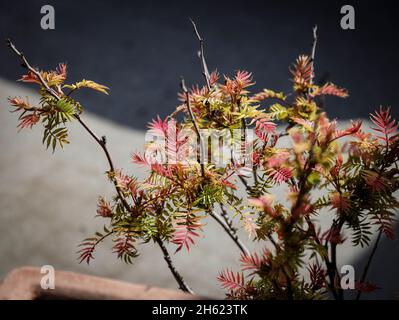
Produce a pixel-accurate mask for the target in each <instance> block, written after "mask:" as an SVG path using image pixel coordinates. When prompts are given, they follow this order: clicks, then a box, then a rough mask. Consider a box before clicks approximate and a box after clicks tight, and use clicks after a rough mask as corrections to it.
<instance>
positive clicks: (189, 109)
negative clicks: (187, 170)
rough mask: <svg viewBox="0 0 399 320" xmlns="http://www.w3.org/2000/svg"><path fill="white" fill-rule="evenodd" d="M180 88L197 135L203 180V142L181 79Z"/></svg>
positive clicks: (184, 84) (188, 96)
mask: <svg viewBox="0 0 399 320" xmlns="http://www.w3.org/2000/svg"><path fill="white" fill-rule="evenodd" d="M181 88H182V90H183V92H184V94H185V96H186V105H187V110H188V113H189V115H190V120H191V122H192V123H193V126H194V130H195V133H196V134H197V138H198V143H199V147H200V156H199V158H198V159H197V160H198V162H199V164H200V166H201V175H202V177H203V178H205V165H204V161H205V152H204V143H203V141H202V136H201V132H200V130H199V127H198V123H197V121H196V119H195V116H194V113H193V110H192V109H191V104H190V95H189V93H188V90H187V87H186V83H185V81H184V78H183V77H182V78H181Z"/></svg>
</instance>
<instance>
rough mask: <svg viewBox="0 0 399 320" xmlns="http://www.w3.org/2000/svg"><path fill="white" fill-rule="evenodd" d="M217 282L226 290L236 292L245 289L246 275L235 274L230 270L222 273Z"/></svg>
mask: <svg viewBox="0 0 399 320" xmlns="http://www.w3.org/2000/svg"><path fill="white" fill-rule="evenodd" d="M217 280H218V281H219V282H220V283H221V286H222V288H224V289H228V290H232V291H236V290H240V289H244V288H245V283H244V274H243V273H242V272H237V273H234V272H233V271H230V270H226V271H222V272H220V273H219V276H218V277H217Z"/></svg>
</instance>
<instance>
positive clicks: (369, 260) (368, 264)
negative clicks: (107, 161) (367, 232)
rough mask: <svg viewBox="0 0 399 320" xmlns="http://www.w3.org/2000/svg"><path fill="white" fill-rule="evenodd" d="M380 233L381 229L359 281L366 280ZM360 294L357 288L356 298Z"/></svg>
mask: <svg viewBox="0 0 399 320" xmlns="http://www.w3.org/2000/svg"><path fill="white" fill-rule="evenodd" d="M381 235H382V229H381V230H380V232H379V233H378V236H377V240H376V241H375V244H374V247H373V250H372V251H371V253H370V256H369V258H368V260H367V264H366V266H365V268H364V271H363V275H362V278H361V279H360V282H361V283H363V282H365V281H366V278H367V273H368V272H369V269H370V266H371V262H372V261H373V258H374V255H375V253H376V251H377V248H378V244H379V242H380V240H381ZM361 295H362V292H361V291H360V290H358V291H357V295H356V300H359V299H360V297H361Z"/></svg>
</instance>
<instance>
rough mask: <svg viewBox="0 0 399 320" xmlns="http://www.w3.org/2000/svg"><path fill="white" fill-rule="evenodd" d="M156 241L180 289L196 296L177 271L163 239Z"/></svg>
mask: <svg viewBox="0 0 399 320" xmlns="http://www.w3.org/2000/svg"><path fill="white" fill-rule="evenodd" d="M155 241H156V242H157V243H158V245H159V247H160V248H161V250H162V252H163V257H164V259H165V261H166V263H167V264H168V267H169V270H170V272H172V274H173V276H174V277H175V279H176V281H177V283H178V284H179V289H180V290H182V291H185V292H188V293H191V294H194V291H193V290H192V289H191V288H190V287H189V286H188V285H187V284H186V282H185V281H184V279H183V277H182V276H181V275H180V273H179V272H178V271H177V270H176V268H175V267H174V265H173V263H172V259H171V258H170V254H169V252H168V249H166V247H165V245H164V243H163V242H162V240H161V239H159V238H156V239H155Z"/></svg>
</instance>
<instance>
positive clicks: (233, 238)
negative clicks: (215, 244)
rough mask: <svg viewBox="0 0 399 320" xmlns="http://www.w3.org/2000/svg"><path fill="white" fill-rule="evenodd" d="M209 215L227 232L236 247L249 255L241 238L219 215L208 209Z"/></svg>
mask: <svg viewBox="0 0 399 320" xmlns="http://www.w3.org/2000/svg"><path fill="white" fill-rule="evenodd" d="M209 215H210V216H211V217H212V218H213V219H215V220H216V222H217V223H219V224H220V225H221V226H222V227H223V229H224V230H225V231H226V232H227V234H228V235H229V236H230V238H231V239H232V240H233V241H234V242H235V244H236V245H237V247H238V248H239V249H240V250H241V252H242V253H243V254H244V255H246V256H249V255H250V253H249V251H248V249H247V248H245V246H244V244H243V243H242V242H241V240H240V239H239V238H238V236H237V234H236V233H235V232H232V231H231V229H230V227H229V226H228V225H227V224H226V223H225V222H224V221H223V219H222V217H220V216H219V215H218V214H217V213H216V212H214V211H209Z"/></svg>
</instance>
